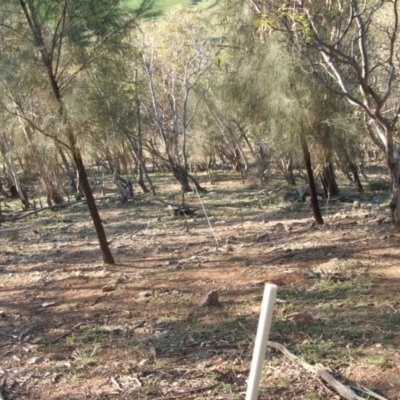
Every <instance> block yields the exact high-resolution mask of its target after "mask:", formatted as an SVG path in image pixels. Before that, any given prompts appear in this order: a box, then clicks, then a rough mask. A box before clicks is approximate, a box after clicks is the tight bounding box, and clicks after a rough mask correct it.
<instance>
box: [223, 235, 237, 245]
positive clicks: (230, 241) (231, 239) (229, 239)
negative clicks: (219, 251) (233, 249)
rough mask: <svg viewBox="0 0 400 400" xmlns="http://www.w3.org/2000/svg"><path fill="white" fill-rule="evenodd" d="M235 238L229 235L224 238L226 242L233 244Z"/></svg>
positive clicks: (235, 240) (235, 241)
mask: <svg viewBox="0 0 400 400" xmlns="http://www.w3.org/2000/svg"><path fill="white" fill-rule="evenodd" d="M237 241H238V240H237V238H236V237H235V236H229V237H228V239H226V244H234V243H237Z"/></svg>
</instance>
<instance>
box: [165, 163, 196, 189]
mask: <svg viewBox="0 0 400 400" xmlns="http://www.w3.org/2000/svg"><path fill="white" fill-rule="evenodd" d="M170 165H171V168H172V173H173V174H174V176H175V178H176V179H177V180H178V182H179V183H180V184H181V189H182V191H184V192H192V191H193V189H192V188H191V186H190V184H189V174H188V173H187V171H186V170H185V168H183V167H182V166H180V165H178V164H176V163H174V162H173V161H170Z"/></svg>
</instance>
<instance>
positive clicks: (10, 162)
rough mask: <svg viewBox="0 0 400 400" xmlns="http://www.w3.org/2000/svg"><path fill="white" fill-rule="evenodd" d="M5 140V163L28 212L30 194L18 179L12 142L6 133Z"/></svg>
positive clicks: (4, 134)
mask: <svg viewBox="0 0 400 400" xmlns="http://www.w3.org/2000/svg"><path fill="white" fill-rule="evenodd" d="M3 139H4V145H5V150H6V151H5V154H4V161H5V162H6V164H7V167H8V170H9V172H10V174H11V176H12V179H13V183H14V185H15V188H16V190H17V193H18V196H19V198H20V199H21V202H22V204H23V205H24V209H25V210H27V209H28V208H29V199H28V194H27V193H26V191H25V190H24V189H23V188H22V186H21V183H20V181H19V179H18V175H17V169H16V168H15V164H14V159H13V156H12V149H11V140H10V138H9V137H8V136H7V135H6V133H5V132H3Z"/></svg>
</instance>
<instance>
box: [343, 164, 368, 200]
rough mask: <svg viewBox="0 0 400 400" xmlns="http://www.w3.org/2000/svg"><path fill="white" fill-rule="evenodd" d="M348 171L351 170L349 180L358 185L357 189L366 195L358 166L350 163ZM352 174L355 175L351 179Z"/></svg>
mask: <svg viewBox="0 0 400 400" xmlns="http://www.w3.org/2000/svg"><path fill="white" fill-rule="evenodd" d="M348 169H349V170H350V172H348V173H347V175H348V177H349V179H350V180H351V181H352V182H353V183H355V184H356V186H357V189H358V191H359V192H360V193H364V188H363V186H362V184H361V181H360V176H359V175H358V170H357V165H355V164H354V163H352V162H351V163H349V165H348ZM350 173H351V174H352V175H353V177H352V178H351V177H350Z"/></svg>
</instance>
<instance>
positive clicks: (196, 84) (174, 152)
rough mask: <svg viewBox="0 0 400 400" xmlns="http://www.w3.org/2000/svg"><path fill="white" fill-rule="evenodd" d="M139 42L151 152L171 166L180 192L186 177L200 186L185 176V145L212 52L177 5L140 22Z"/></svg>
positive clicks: (193, 17)
mask: <svg viewBox="0 0 400 400" xmlns="http://www.w3.org/2000/svg"><path fill="white" fill-rule="evenodd" d="M140 41H141V45H140V46H141V51H142V58H143V65H144V69H145V71H146V73H147V76H148V82H149V94H150V97H151V105H152V108H153V120H154V124H155V129H156V131H157V133H158V135H159V136H158V141H157V143H154V142H153V146H152V151H153V153H154V154H155V156H156V157H157V158H158V159H159V160H161V161H162V162H163V163H164V164H166V165H167V166H168V167H169V168H170V169H171V171H172V173H173V174H174V176H175V178H176V179H177V180H178V181H179V183H180V184H181V187H182V190H183V191H191V190H192V188H191V186H190V183H189V179H191V180H192V181H193V183H194V184H195V186H196V187H197V189H200V190H201V189H202V188H201V187H200V186H199V185H198V183H197V181H196V180H195V179H194V178H193V177H191V176H190V175H189V174H188V166H189V163H188V152H187V144H188V140H189V139H190V129H189V127H190V125H191V123H192V122H193V120H194V117H195V115H196V111H197V108H198V106H199V104H200V102H201V101H202V100H203V97H204V94H205V92H206V91H207V74H208V73H209V70H210V67H211V66H212V58H213V52H214V50H213V48H212V46H211V43H210V40H209V32H208V31H207V29H206V27H205V22H204V21H203V20H202V19H201V18H200V17H199V15H197V14H195V13H193V12H190V11H188V10H184V9H182V8H179V7H178V8H175V9H174V10H173V11H171V12H170V13H168V14H167V15H166V16H165V17H163V18H162V19H159V20H157V21H156V22H151V21H148V22H146V23H144V24H143V25H142V37H141V38H140ZM195 89H196V90H195Z"/></svg>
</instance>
